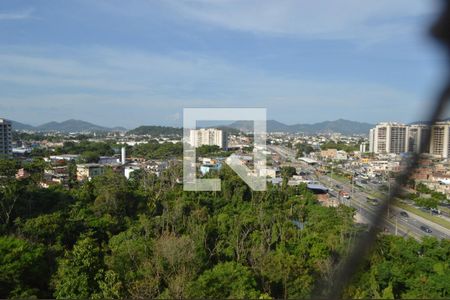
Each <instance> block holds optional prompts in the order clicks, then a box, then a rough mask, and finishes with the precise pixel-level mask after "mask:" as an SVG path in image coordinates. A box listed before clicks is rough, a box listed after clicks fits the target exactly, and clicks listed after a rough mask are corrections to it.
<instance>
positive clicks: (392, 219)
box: [267, 145, 450, 239]
mask: <svg viewBox="0 0 450 300" xmlns="http://www.w3.org/2000/svg"><path fill="white" fill-rule="evenodd" d="M267 148H268V149H269V150H270V151H272V152H276V153H278V154H279V155H280V156H281V157H282V158H283V159H285V160H287V161H290V162H291V164H292V165H293V166H296V167H300V166H301V168H303V169H304V170H306V171H309V172H311V174H314V173H315V169H314V167H312V166H309V165H307V164H306V163H302V162H300V161H298V160H297V159H296V158H295V155H296V153H295V151H294V150H291V149H289V148H286V147H282V146H272V145H268V146H267ZM312 179H315V180H318V181H319V182H321V183H322V184H323V185H325V186H327V187H328V188H329V189H330V190H331V191H332V192H331V193H330V194H332V195H333V194H334V195H337V194H338V190H344V191H346V192H349V193H350V194H351V198H350V199H348V200H347V199H339V200H340V201H341V203H343V204H345V205H350V206H352V207H354V208H355V209H356V210H357V214H358V217H359V218H360V219H363V220H365V221H366V222H367V223H369V224H370V223H371V221H372V220H373V218H374V216H375V213H376V210H377V206H376V205H374V204H371V201H368V198H374V197H372V196H371V195H370V191H368V190H366V189H362V188H360V187H356V186H354V187H353V193H352V187H351V185H350V184H344V183H342V182H339V181H337V180H335V179H333V178H330V177H329V176H327V175H320V176H315V178H312ZM336 186H339V187H340V188H339V189H338V188H336ZM333 190H334V192H333ZM402 211H403V210H402V209H401V208H398V207H395V206H390V208H389V214H388V216H386V217H385V219H384V224H383V228H382V229H384V230H386V231H388V232H389V233H391V234H397V235H402V236H405V235H408V236H412V237H414V238H416V239H420V238H421V237H423V236H434V237H436V238H438V239H450V230H448V229H446V228H444V227H442V226H440V225H438V224H435V223H432V222H431V221H429V220H426V219H424V218H422V217H420V216H417V215H415V214H412V213H410V212H407V214H408V217H404V216H401V215H400V212H402ZM423 226H425V227H428V228H430V229H431V230H432V232H431V233H427V232H425V231H423V230H422V229H421V227H423Z"/></svg>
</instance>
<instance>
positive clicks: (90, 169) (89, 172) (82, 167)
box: [77, 164, 105, 181]
mask: <svg viewBox="0 0 450 300" xmlns="http://www.w3.org/2000/svg"><path fill="white" fill-rule="evenodd" d="M104 173H105V168H104V166H102V165H100V164H79V165H77V180H78V181H83V180H91V179H92V178H94V177H97V176H100V175H103V174H104Z"/></svg>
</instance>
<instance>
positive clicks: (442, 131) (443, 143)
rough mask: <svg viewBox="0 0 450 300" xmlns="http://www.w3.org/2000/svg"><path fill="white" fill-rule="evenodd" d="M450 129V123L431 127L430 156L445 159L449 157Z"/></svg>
mask: <svg viewBox="0 0 450 300" xmlns="http://www.w3.org/2000/svg"><path fill="white" fill-rule="evenodd" d="M449 127H450V122H437V123H436V124H434V125H433V126H431V141H430V154H433V155H436V156H440V157H443V158H448V157H449V153H450V151H449V148H450V140H449Z"/></svg>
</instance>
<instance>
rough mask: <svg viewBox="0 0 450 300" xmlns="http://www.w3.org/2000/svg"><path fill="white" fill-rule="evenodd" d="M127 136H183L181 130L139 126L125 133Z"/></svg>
mask: <svg viewBox="0 0 450 300" xmlns="http://www.w3.org/2000/svg"><path fill="white" fill-rule="evenodd" d="M127 134H128V135H151V136H153V137H156V136H161V135H180V136H181V135H183V128H176V127H166V126H140V127H137V128H135V129H133V130H130V131H128V132H127Z"/></svg>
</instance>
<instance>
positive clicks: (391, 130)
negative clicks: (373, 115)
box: [369, 123, 407, 154]
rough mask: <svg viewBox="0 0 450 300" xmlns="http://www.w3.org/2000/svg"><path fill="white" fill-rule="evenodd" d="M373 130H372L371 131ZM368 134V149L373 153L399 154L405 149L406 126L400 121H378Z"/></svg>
mask: <svg viewBox="0 0 450 300" xmlns="http://www.w3.org/2000/svg"><path fill="white" fill-rule="evenodd" d="M372 130H373V132H372ZM372 130H371V132H370V136H369V142H371V143H370V146H369V149H370V150H371V151H372V152H374V153H395V154H400V153H403V152H406V151H407V148H406V133H407V126H406V125H404V124H400V123H380V124H378V125H377V126H376V127H375V128H374V129H372Z"/></svg>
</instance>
